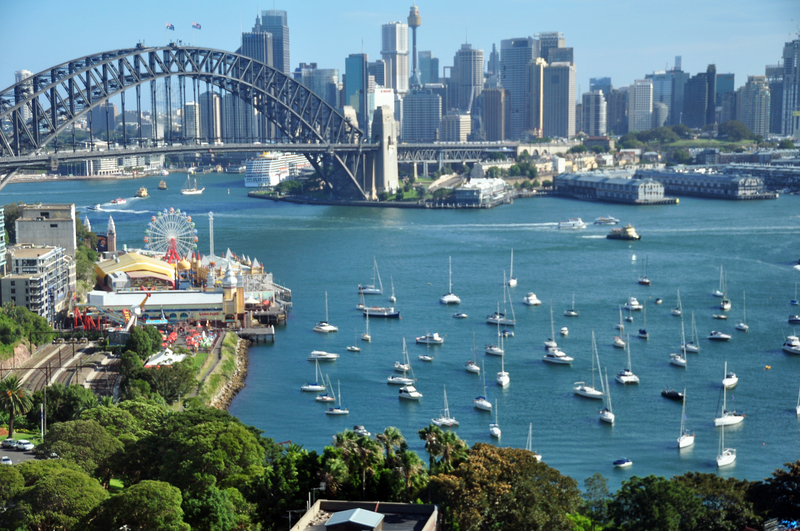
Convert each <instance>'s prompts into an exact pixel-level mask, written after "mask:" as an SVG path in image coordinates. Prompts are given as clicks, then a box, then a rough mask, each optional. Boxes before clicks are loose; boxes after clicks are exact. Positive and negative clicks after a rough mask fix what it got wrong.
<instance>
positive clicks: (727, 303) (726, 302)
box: [719, 280, 732, 311]
mask: <svg viewBox="0 0 800 531" xmlns="http://www.w3.org/2000/svg"><path fill="white" fill-rule="evenodd" d="M731 306H732V304H731V300H730V299H729V298H728V281H727V280H725V281H724V283H723V285H722V300H721V301H719V309H720V310H723V311H728V310H730V309H731Z"/></svg>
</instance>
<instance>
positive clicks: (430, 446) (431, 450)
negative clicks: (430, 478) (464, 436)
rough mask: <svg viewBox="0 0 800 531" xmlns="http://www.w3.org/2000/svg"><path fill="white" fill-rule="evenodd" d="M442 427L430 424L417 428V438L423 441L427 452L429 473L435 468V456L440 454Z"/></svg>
mask: <svg viewBox="0 0 800 531" xmlns="http://www.w3.org/2000/svg"><path fill="white" fill-rule="evenodd" d="M442 433H443V432H442V429H441V428H440V427H439V426H437V425H435V424H430V425H428V427H426V428H422V429H421V430H419V438H420V439H422V440H423V441H425V451H426V452H428V455H429V458H428V463H429V464H428V470H429V471H430V473H431V474H433V471H434V470H435V466H436V458H437V457H439V456H440V455H442V446H441V444H440V442H441V440H442Z"/></svg>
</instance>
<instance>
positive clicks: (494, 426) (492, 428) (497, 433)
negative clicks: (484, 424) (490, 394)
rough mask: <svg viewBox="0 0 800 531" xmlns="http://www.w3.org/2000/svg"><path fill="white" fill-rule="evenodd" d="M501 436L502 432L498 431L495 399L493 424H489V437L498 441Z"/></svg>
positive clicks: (495, 402)
mask: <svg viewBox="0 0 800 531" xmlns="http://www.w3.org/2000/svg"><path fill="white" fill-rule="evenodd" d="M502 434H503V432H502V431H500V424H499V423H498V422H497V399H495V401H494V422H493V423H492V424H489V435H491V436H492V437H497V438H498V439H499V438H500V436H501V435H502Z"/></svg>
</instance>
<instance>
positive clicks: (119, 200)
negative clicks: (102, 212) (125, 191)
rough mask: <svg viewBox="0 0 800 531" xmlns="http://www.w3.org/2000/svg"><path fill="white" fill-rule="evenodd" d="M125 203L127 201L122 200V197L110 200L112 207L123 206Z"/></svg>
mask: <svg viewBox="0 0 800 531" xmlns="http://www.w3.org/2000/svg"><path fill="white" fill-rule="evenodd" d="M127 202H128V200H127V199H124V198H122V197H118V198H116V199H112V200H111V204H112V205H124V204H125V203H127Z"/></svg>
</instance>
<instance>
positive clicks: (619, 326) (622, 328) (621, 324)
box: [616, 305, 625, 332]
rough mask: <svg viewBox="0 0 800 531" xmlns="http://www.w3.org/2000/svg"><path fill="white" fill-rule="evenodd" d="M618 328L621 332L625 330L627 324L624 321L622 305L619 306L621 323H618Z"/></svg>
mask: <svg viewBox="0 0 800 531" xmlns="http://www.w3.org/2000/svg"><path fill="white" fill-rule="evenodd" d="M616 329H617V330H619V331H620V332H623V331H625V324H624V323H623V322H622V306H621V305H620V307H619V324H618V325H616Z"/></svg>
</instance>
